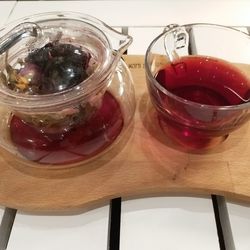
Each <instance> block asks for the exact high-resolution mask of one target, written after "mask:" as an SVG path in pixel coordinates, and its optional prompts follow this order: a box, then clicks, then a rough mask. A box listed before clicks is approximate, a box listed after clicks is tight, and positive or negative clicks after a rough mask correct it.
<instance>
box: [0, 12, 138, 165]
mask: <svg viewBox="0 0 250 250" xmlns="http://www.w3.org/2000/svg"><path fill="white" fill-rule="evenodd" d="M131 42H132V38H131V37H130V36H127V35H123V34H121V33H119V32H117V31H115V30H113V29H112V28H111V27H109V26H107V25H106V24H104V23H103V22H101V21H99V20H98V19H96V18H94V17H91V16H88V15H84V14H79V13H70V12H52V13H42V14H39V15H34V16H30V17H26V18H24V19H22V20H18V21H16V22H14V23H11V24H8V25H6V26H5V27H4V28H2V29H1V30H0V113H1V123H0V146H1V147H3V148H5V149H7V150H8V151H9V152H10V153H12V154H13V155H15V156H16V159H19V160H20V159H21V161H23V162H24V163H25V164H27V165H29V166H42V167H44V164H47V165H49V166H51V167H52V168H53V166H54V167H55V165H57V166H59V167H60V166H63V167H65V166H66V167H67V166H74V165H78V164H79V163H80V164H82V163H83V162H86V161H88V160H90V159H93V158H95V157H96V156H99V155H100V153H103V152H106V151H107V150H108V149H110V147H111V146H113V145H115V144H116V143H117V142H118V140H119V138H120V137H121V136H122V134H123V133H124V131H125V130H126V129H127V128H128V126H129V124H130V123H131V121H132V118H133V115H134V112H135V95H134V87H133V80H132V77H131V74H130V72H129V70H128V68H127V66H126V64H125V63H124V61H123V60H122V59H121V56H122V54H123V52H124V51H125V50H126V49H127V47H128V46H129V45H130V44H131Z"/></svg>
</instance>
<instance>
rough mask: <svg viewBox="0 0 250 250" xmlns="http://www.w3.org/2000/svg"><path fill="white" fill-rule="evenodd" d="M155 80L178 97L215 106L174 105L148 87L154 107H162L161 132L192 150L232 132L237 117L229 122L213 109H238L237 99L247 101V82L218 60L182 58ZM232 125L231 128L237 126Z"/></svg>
mask: <svg viewBox="0 0 250 250" xmlns="http://www.w3.org/2000/svg"><path fill="white" fill-rule="evenodd" d="M155 78H156V80H157V81H158V82H159V83H160V85H161V86H162V87H163V88H164V89H166V90H168V91H169V92H171V93H172V94H174V95H176V96H178V97H181V98H183V99H185V100H188V101H191V102H195V103H199V104H205V105H211V106H214V109H213V107H211V108H208V109H207V108H206V107H205V108H203V109H202V107H201V106H200V105H196V106H195V105H190V103H189V104H187V102H185V101H184V102H182V101H177V100H176V99H175V98H172V97H171V96H169V95H166V94H164V93H163V92H161V91H158V90H156V89H155V88H152V87H150V92H151V97H152V100H153V103H155V104H156V106H158V107H161V108H160V112H159V121H160V125H161V127H162V129H163V130H164V131H166V132H167V133H168V134H170V135H171V136H173V137H174V138H175V139H177V141H178V142H179V143H181V144H183V145H185V146H187V147H191V148H196V149H197V148H198V149H199V148H205V147H207V146H208V145H209V144H210V143H211V139H212V137H218V136H224V137H226V135H227V133H228V132H230V129H232V126H231V124H230V125H229V123H230V122H232V121H231V120H230V119H231V118H232V119H233V118H237V114H234V115H235V117H233V116H234V115H233V114H232V117H231V118H230V115H229V114H228V113H227V112H226V111H218V109H216V108H215V106H231V105H239V104H242V103H244V101H242V99H241V98H240V97H242V98H244V99H248V98H249V97H250V91H249V80H248V78H247V77H246V76H245V75H244V74H243V73H242V72H241V71H240V70H239V69H238V68H236V67H235V66H233V65H232V64H230V63H228V62H226V61H223V60H220V59H217V58H211V57H202V56H186V57H181V58H180V59H178V60H176V61H175V62H174V63H172V64H168V65H166V67H165V68H164V69H162V70H160V71H159V72H158V73H157V75H156V77H155ZM158 110H159V108H158ZM223 112H224V113H223ZM226 116H228V117H226ZM234 123H235V124H234V125H233V126H234V128H235V127H237V126H239V124H240V122H239V124H237V122H234ZM228 125H229V126H228Z"/></svg>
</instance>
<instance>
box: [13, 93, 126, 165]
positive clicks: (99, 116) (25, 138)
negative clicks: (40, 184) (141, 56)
mask: <svg viewBox="0 0 250 250" xmlns="http://www.w3.org/2000/svg"><path fill="white" fill-rule="evenodd" d="M122 128H123V115H122V111H121V108H120V105H119V103H118V102H117V100H116V99H115V98H114V96H113V95H112V94H110V93H109V92H106V93H105V94H104V97H103V101H102V105H101V107H100V108H99V109H98V110H97V111H96V112H95V114H94V115H93V116H92V117H91V118H90V119H89V120H88V121H87V122H86V123H84V124H82V125H81V124H79V125H77V126H75V127H73V128H72V129H70V130H69V131H66V132H64V133H63V132H59V133H56V132H55V133H46V132H43V131H42V130H41V129H38V128H36V127H35V126H32V125H30V124H27V123H26V122H24V121H23V120H22V119H21V118H19V117H18V116H15V115H14V116H13V117H12V119H11V121H10V135H11V139H12V141H13V143H14V145H15V146H16V147H17V149H18V151H19V152H20V153H21V154H22V155H23V156H25V157H26V158H27V159H29V160H32V161H36V162H39V163H47V164H68V163H74V162H78V161H82V160H85V159H88V158H90V157H93V156H95V155H97V154H98V153H100V152H101V151H103V150H104V149H106V148H107V147H108V146H109V145H111V144H112V143H113V142H114V140H115V139H116V138H117V136H118V135H119V134H120V132H121V130H122Z"/></svg>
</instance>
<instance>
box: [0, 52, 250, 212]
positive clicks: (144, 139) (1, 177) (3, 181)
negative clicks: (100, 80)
mask: <svg viewBox="0 0 250 250" xmlns="http://www.w3.org/2000/svg"><path fill="white" fill-rule="evenodd" d="M125 60H126V61H127V63H128V65H129V68H130V70H131V72H132V74H133V77H134V82H135V89H136V99H137V108H136V113H135V117H134V122H133V124H132V125H131V127H130V129H129V130H128V131H127V132H126V134H125V135H124V136H123V138H122V140H121V141H120V142H119V144H118V145H116V146H115V147H113V149H111V150H110V151H108V152H107V153H106V154H104V155H102V156H101V157H99V158H97V159H95V160H94V161H91V162H89V163H88V164H85V165H83V166H79V167H75V168H66V169H48V168H44V169H42V168H29V167H26V166H24V165H23V164H21V163H20V162H17V161H16V160H15V159H14V157H13V156H11V155H10V154H9V153H7V152H6V151H5V150H1V151H0V156H1V157H0V205H3V206H8V207H12V208H17V209H20V210H24V211H29V212H31V211H36V212H38V211H39V212H45V211H46V212H48V211H49V212H64V211H68V212H71V211H75V210H78V209H82V208H83V207H88V206H92V205H96V204H103V203H105V202H108V201H109V200H110V199H111V198H114V197H120V196H122V197H125V198H126V197H129V198H131V197H138V196H140V197H142V196H152V195H173V194H174V195H193V196H203V195H209V194H211V193H213V194H218V195H224V196H226V197H227V198H230V199H237V200H238V199H240V200H242V201H246V202H249V201H250V128H249V125H250V124H246V125H245V126H244V127H242V128H241V129H240V130H238V131H235V132H234V133H232V134H231V135H230V136H229V138H228V139H227V140H226V141H225V142H223V143H222V144H221V145H219V146H218V147H215V148H214V149H212V150H210V151H208V152H206V153H202V154H197V153H196V154H194V153H185V152H183V151H182V150H181V148H178V147H176V146H175V145H174V144H171V142H170V141H169V140H168V138H166V137H165V136H164V135H163V134H162V132H161V130H160V129H159V127H158V124H157V123H153V122H152V119H153V117H154V116H155V113H154V111H153V109H152V106H151V104H150V102H149V96H148V94H147V89H146V83H145V76H144V66H143V60H144V59H143V57H142V56H127V57H125Z"/></svg>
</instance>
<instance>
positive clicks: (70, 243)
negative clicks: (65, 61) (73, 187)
mask: <svg viewBox="0 0 250 250" xmlns="http://www.w3.org/2000/svg"><path fill="white" fill-rule="evenodd" d="M13 4H14V2H9V1H7V2H0V14H1V19H0V23H1V20H2V24H3V23H4V22H5V21H6V20H7V18H8V16H9V12H8V11H10V9H11V7H10V9H8V10H7V7H4V8H3V7H2V6H13ZM49 11H77V12H82V13H86V14H90V15H93V16H95V17H97V18H99V19H101V20H102V21H104V22H106V23H107V24H109V25H111V26H116V27H119V26H130V27H129V34H131V35H132V36H133V37H134V43H133V45H131V47H130V48H129V50H128V53H129V54H141V53H144V52H145V50H146V48H147V46H148V44H149V43H150V41H151V40H152V39H153V38H154V37H155V36H156V35H157V34H159V33H160V31H161V30H162V27H163V26H165V25H166V24H170V23H179V24H183V23H192V22H212V23H219V24H224V25H233V26H244V25H245V26H247V25H249V26H250V15H249V13H250V1H247V0H245V1H244V0H241V1H236V0H235V1H230V0H227V1H226V0H221V1H215V0H211V1H206V0H176V1H172V0H166V1H137V2H136V1H116V2H114V1H113V2H112V1H67V2H66V1H38V2H36V1H25V2H18V3H17V5H16V6H15V8H14V10H13V12H12V13H11V15H10V17H9V21H11V20H15V19H17V18H20V17H23V16H27V15H31V14H34V13H39V12H49ZM7 12H8V14H7ZM149 26H150V27H149ZM154 26H158V27H154ZM228 206H229V216H230V219H231V220H232V227H233V234H234V236H235V239H236V240H237V241H238V240H239V242H240V243H239V244H240V245H237V244H236V246H239V248H237V249H249V248H244V244H248V245H247V246H250V243H249V240H248V239H249V237H248V235H247V234H246V233H245V231H246V230H248V229H249V215H248V214H250V208H248V207H242V206H237V213H235V212H234V211H235V210H234V209H235V207H234V205H231V204H229V203H228ZM108 210H109V209H108V207H102V208H99V209H95V210H92V211H89V212H86V213H83V214H81V215H72V216H69V215H68V216H41V215H27V214H26V215H24V214H22V213H19V212H17V216H16V220H15V222H14V225H13V229H12V233H11V237H10V241H9V245H8V249H13V250H16V249H17V250H23V249H25V250H41V249H46V250H50V249H51V250H52V249H53V250H56V249H60V250H64V249H65V250H66V249H76V250H77V249H88V250H95V249H98V250H101V249H107V234H108V226H107V223H108ZM121 216H122V217H121V219H122V221H121V250H134V249H144V250H147V249H157V250H161V249H164V250H165V249H171V250H175V249H192V250H195V249H205V250H206V249H211V250H214V249H219V245H218V238H217V232H216V225H215V221H214V212H213V208H212V201H211V199H202V198H183V197H165V198H150V199H140V200H131V201H125V202H122V215H121ZM234 227H235V229H234ZM243 230H245V231H243Z"/></svg>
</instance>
